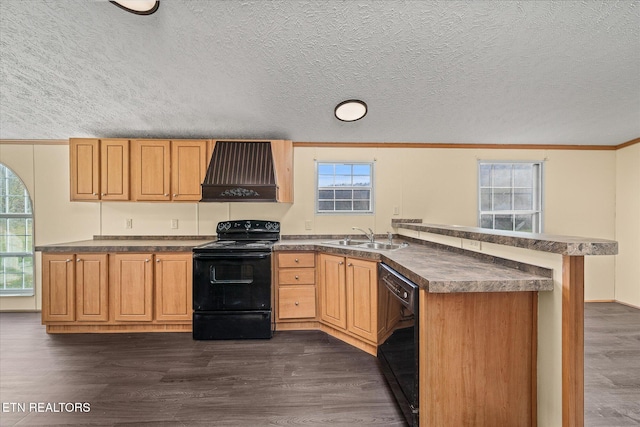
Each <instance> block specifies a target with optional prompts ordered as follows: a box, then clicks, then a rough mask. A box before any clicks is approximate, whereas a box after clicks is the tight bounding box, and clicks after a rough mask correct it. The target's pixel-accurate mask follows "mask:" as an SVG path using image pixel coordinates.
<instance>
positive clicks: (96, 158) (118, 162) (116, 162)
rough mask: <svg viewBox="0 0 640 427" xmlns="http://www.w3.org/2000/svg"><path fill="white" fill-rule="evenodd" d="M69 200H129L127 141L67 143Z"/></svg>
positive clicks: (82, 139) (73, 139)
mask: <svg viewBox="0 0 640 427" xmlns="http://www.w3.org/2000/svg"><path fill="white" fill-rule="evenodd" d="M69 155H70V156H69V163H70V165H71V174H70V175H71V192H70V194H71V200H72V201H76V200H77V201H87V200H129V198H130V197H129V140H128V139H94V138H72V139H70V140H69Z"/></svg>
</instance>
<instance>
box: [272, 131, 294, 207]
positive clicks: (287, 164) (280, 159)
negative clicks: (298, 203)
mask: <svg viewBox="0 0 640 427" xmlns="http://www.w3.org/2000/svg"><path fill="white" fill-rule="evenodd" d="M271 153H272V154H273V166H274V169H275V173H276V184H277V185H278V194H277V199H278V202H280V203H293V143H292V142H291V141H288V140H276V141H271Z"/></svg>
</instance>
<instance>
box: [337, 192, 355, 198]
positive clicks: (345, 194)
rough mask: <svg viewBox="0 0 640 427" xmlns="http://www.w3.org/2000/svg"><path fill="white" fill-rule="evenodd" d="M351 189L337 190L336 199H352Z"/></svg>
mask: <svg viewBox="0 0 640 427" xmlns="http://www.w3.org/2000/svg"><path fill="white" fill-rule="evenodd" d="M351 194H352V192H351V190H336V199H351V198H352V197H351Z"/></svg>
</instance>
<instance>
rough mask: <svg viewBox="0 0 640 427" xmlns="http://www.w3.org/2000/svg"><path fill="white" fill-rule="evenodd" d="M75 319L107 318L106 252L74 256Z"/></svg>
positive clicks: (102, 320) (96, 319)
mask: <svg viewBox="0 0 640 427" xmlns="http://www.w3.org/2000/svg"><path fill="white" fill-rule="evenodd" d="M75 273H76V320H78V321H100V322H104V321H107V320H109V310H108V309H109V304H108V299H109V287H108V286H109V285H108V280H107V278H108V270H107V254H78V255H77V256H76V271H75Z"/></svg>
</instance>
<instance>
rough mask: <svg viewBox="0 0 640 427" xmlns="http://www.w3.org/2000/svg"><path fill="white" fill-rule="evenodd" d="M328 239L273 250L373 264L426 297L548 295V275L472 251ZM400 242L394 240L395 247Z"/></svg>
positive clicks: (290, 242)
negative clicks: (344, 244)
mask: <svg viewBox="0 0 640 427" xmlns="http://www.w3.org/2000/svg"><path fill="white" fill-rule="evenodd" d="M328 240H331V239H308V240H298V239H291V240H287V239H286V238H285V239H284V240H281V241H280V242H278V243H276V245H275V247H274V250H275V251H321V252H324V253H331V254H335V255H345V256H352V257H357V258H365V259H371V260H379V261H382V262H384V263H385V264H387V265H389V266H390V267H392V268H393V269H395V270H396V271H398V272H399V273H401V274H403V275H404V276H406V277H407V278H408V279H410V280H411V281H412V282H414V283H416V284H417V285H418V286H420V287H421V288H422V289H425V290H427V291H428V292H430V293H456V292H519V291H551V290H553V278H552V271H551V270H549V269H546V268H542V267H536V266H531V265H527V264H523V263H518V262H514V261H509V260H505V259H502V258H496V257H492V256H488V255H485V254H480V253H476V252H469V251H464V250H461V249H454V248H448V247H445V246H442V245H437V244H430V243H427V242H424V243H423V242H416V241H410V242H409V246H407V247H405V248H402V249H397V250H392V251H385V250H368V249H361V248H354V247H337V246H332V245H328V244H325V242H326V241H328ZM400 241H405V240H399V239H395V242H400Z"/></svg>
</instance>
